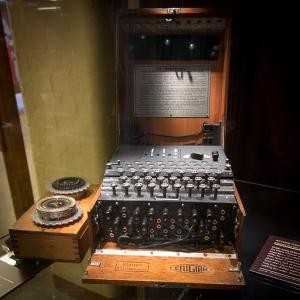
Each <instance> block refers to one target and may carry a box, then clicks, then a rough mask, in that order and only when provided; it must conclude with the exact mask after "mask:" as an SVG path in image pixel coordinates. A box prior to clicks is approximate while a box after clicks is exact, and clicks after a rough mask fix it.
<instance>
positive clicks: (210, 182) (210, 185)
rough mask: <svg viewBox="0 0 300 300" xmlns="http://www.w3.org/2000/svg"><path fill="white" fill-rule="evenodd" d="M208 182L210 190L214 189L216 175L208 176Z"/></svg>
mask: <svg viewBox="0 0 300 300" xmlns="http://www.w3.org/2000/svg"><path fill="white" fill-rule="evenodd" d="M207 182H208V185H209V188H210V190H211V191H212V186H213V184H214V183H215V182H216V179H215V178H214V177H208V179H207Z"/></svg>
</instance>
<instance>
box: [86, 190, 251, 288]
mask: <svg viewBox="0 0 300 300" xmlns="http://www.w3.org/2000/svg"><path fill="white" fill-rule="evenodd" d="M234 193H235V196H236V199H237V203H238V206H239V210H238V220H237V227H236V236H237V239H236V242H235V244H234V245H233V246H226V247H224V249H222V250H217V249H213V248H211V249H206V250H204V251H199V252H196V253H183V252H174V251H161V250H157V249H152V250H149V251H145V250H135V249H129V250H122V249H120V248H118V246H117V245H116V244H115V243H106V244H104V245H103V244H101V243H100V238H99V236H97V234H95V233H96V232H95V231H97V229H96V230H95V227H97V225H95V223H94V218H93V216H94V215H95V214H94V211H93V210H94V209H95V208H94V209H93V210H91V211H90V213H89V220H90V226H89V230H90V234H91V236H92V247H91V250H92V251H91V252H92V253H93V254H92V256H91V258H90V260H89V264H88V266H87V268H86V270H85V272H84V275H83V278H82V279H83V282H85V283H116V284H119V285H132V286H148V287H191V288H202V289H242V288H243V287H245V281H244V277H243V274H242V271H241V262H240V260H239V250H240V243H241V234H242V230H243V223H244V218H245V216H246V213H245V209H244V207H243V204H242V201H241V198H240V196H239V194H238V191H237V189H236V187H235V186H234Z"/></svg>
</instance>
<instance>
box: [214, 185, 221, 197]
mask: <svg viewBox="0 0 300 300" xmlns="http://www.w3.org/2000/svg"><path fill="white" fill-rule="evenodd" d="M212 188H213V191H214V199H217V197H218V190H219V188H220V185H219V184H216V183H215V184H214V185H213V186H212Z"/></svg>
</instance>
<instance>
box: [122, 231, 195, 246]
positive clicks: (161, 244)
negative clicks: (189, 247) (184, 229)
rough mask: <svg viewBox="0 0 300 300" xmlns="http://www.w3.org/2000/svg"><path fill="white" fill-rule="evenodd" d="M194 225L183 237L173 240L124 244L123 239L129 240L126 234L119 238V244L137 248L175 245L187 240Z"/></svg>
mask: <svg viewBox="0 0 300 300" xmlns="http://www.w3.org/2000/svg"><path fill="white" fill-rule="evenodd" d="M193 228H194V225H192V226H191V227H190V228H189V230H188V233H187V234H186V235H185V236H184V237H183V238H179V239H176V240H173V241H167V242H162V243H150V244H144V245H130V246H129V245H123V244H122V241H121V239H122V238H123V239H125V238H126V240H128V236H126V235H120V236H119V238H118V246H119V247H120V248H136V249H146V248H152V247H162V246H167V245H173V244H177V243H181V242H183V241H185V240H187V239H188V238H189V236H190V234H191V231H192V230H193Z"/></svg>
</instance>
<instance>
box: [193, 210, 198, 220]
mask: <svg viewBox="0 0 300 300" xmlns="http://www.w3.org/2000/svg"><path fill="white" fill-rule="evenodd" d="M192 217H193V218H197V217H198V212H197V209H196V208H193V209H192Z"/></svg>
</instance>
